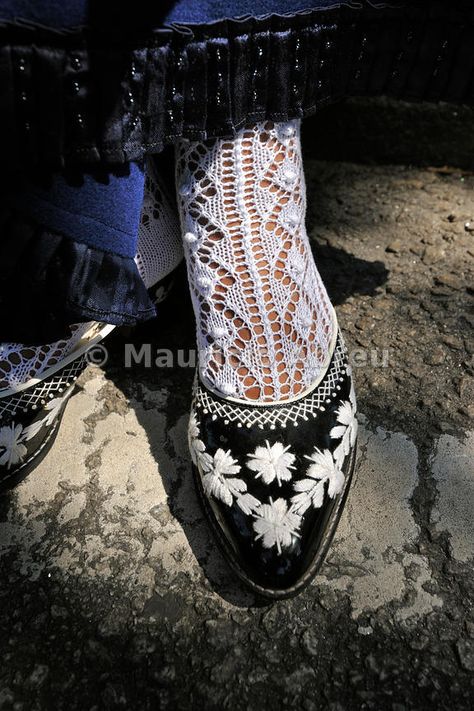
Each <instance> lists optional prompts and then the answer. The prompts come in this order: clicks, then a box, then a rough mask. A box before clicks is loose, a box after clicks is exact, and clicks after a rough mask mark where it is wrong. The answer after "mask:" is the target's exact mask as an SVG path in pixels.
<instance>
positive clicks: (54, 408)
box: [24, 386, 74, 440]
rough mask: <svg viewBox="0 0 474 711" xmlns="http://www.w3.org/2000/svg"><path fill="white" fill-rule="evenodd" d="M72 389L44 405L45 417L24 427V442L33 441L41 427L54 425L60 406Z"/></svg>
mask: <svg viewBox="0 0 474 711" xmlns="http://www.w3.org/2000/svg"><path fill="white" fill-rule="evenodd" d="M73 389H74V386H73V387H72V388H70V389H69V390H68V391H67V392H66V393H65V394H64V395H63V396H62V397H55V398H53V399H52V400H50V401H49V402H47V403H46V405H45V406H44V410H46V412H47V415H46V417H43V418H42V419H41V420H37V421H36V422H33V423H32V424H31V425H28V426H27V427H25V430H24V431H25V439H26V440H30V439H33V437H35V436H36V435H37V434H38V432H39V431H40V429H41V428H42V427H50V426H51V425H52V424H53V423H54V421H55V420H56V419H57V417H58V416H59V413H60V412H61V408H62V406H63V405H64V403H65V402H66V400H67V399H68V398H69V396H70V395H71V394H72V391H73Z"/></svg>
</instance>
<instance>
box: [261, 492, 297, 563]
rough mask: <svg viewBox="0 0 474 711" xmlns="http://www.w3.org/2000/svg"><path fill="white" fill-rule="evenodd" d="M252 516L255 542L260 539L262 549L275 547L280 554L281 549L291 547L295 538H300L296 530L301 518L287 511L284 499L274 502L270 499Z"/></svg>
mask: <svg viewBox="0 0 474 711" xmlns="http://www.w3.org/2000/svg"><path fill="white" fill-rule="evenodd" d="M254 516H255V521H254V523H253V527H254V531H255V533H256V534H257V536H256V540H259V539H260V538H262V544H263V547H264V548H273V546H276V547H277V550H278V553H281V549H282V548H288V547H289V546H291V544H292V542H293V539H294V538H295V537H297V538H299V537H300V534H299V533H298V529H299V528H300V526H301V522H302V518H301V516H300V515H299V514H298V513H296V512H295V511H293V510H291V509H288V505H287V503H286V501H285V500H284V499H277V500H276V501H275V502H274V501H272V499H271V498H270V503H269V504H261V506H260V508H259V509H258V511H257V513H256V514H254Z"/></svg>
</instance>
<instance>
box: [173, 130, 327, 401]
mask: <svg viewBox="0 0 474 711" xmlns="http://www.w3.org/2000/svg"><path fill="white" fill-rule="evenodd" d="M176 178H177V191H178V196H179V206H180V216H181V226H182V230H183V233H184V243H185V256H186V261H187V267H188V275H189V284H190V289H191V296H192V300H193V304H194V311H195V315H196V322H197V340H198V347H199V351H200V377H201V378H202V380H203V382H204V383H205V384H206V385H208V386H209V387H210V388H212V389H214V390H215V391H217V392H218V393H220V394H221V395H224V396H225V397H228V398H236V399H240V400H260V401H265V402H271V401H282V400H288V399H289V398H291V397H294V396H296V395H298V394H300V393H302V392H303V391H304V390H305V389H307V388H308V387H309V386H311V385H312V384H313V383H314V382H315V380H316V379H317V377H318V374H319V373H320V371H321V367H322V365H323V363H324V362H325V360H326V357H327V356H328V352H329V348H330V343H331V340H332V336H333V331H334V320H333V311H332V307H331V304H330V301H329V298H328V295H327V293H326V289H325V287H324V285H323V283H322V281H321V278H320V276H319V273H318V270H317V268H316V265H315V263H314V260H313V257H312V253H311V248H310V245H309V241H308V236H307V233H306V228H305V213H306V191H305V181H304V173H303V165H302V157H301V144H300V122H299V121H292V122H288V123H284V124H283V123H277V124H273V123H270V122H267V123H260V124H258V125H256V126H254V127H252V128H246V129H244V130H242V131H240V132H239V133H238V134H237V135H236V137H235V138H234V139H232V140H216V141H210V142H206V143H194V142H189V141H181V142H180V143H179V145H178V149H177V157H176Z"/></svg>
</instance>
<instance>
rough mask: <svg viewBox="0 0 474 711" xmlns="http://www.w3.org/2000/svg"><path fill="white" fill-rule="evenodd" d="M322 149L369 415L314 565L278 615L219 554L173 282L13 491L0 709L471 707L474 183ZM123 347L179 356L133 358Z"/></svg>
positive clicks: (1, 552)
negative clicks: (181, 361)
mask: <svg viewBox="0 0 474 711" xmlns="http://www.w3.org/2000/svg"><path fill="white" fill-rule="evenodd" d="M308 155H309V156H310V158H309V160H308V161H307V173H308V196H309V204H310V212H309V218H308V223H309V227H310V232H311V237H312V239H313V241H314V249H315V255H316V259H317V262H318V264H319V266H320V268H321V272H322V273H323V276H324V277H325V279H326V282H327V284H328V286H329V289H330V291H331V294H332V297H333V300H334V303H335V304H336V307H337V311H338V314H339V318H340V321H341V323H342V326H343V328H344V330H345V333H346V336H347V340H348V342H349V344H350V347H351V357H352V361H353V365H354V367H355V372H356V382H357V385H358V394H359V404H360V409H361V412H362V413H363V417H362V420H363V427H362V435H361V447H360V457H359V467H358V471H357V475H356V479H355V482H354V485H353V488H352V492H351V494H350V496H349V500H348V504H347V507H346V511H345V513H344V515H343V518H342V520H341V524H340V527H339V529H338V532H337V534H336V538H335V541H334V544H333V546H332V549H331V550H330V553H329V555H328V558H327V561H326V563H325V565H324V567H323V569H322V571H321V574H320V575H319V576H318V577H317V578H316V580H315V581H314V584H313V585H312V586H311V587H310V588H309V589H308V590H307V591H305V592H304V593H303V594H301V595H300V596H299V597H297V598H296V599H293V600H290V601H285V602H280V603H276V604H266V603H263V602H262V601H261V600H257V599H255V598H254V596H253V595H252V594H250V593H248V592H247V591H246V590H245V589H244V588H243V587H242V586H241V585H240V584H239V583H238V581H237V580H236V579H235V578H234V576H233V575H232V573H231V572H230V571H229V570H228V568H227V567H226V565H225V563H224V561H223V559H222V557H221V555H220V554H219V552H218V551H217V550H216V547H215V545H214V543H213V540H212V538H211V536H210V532H209V530H208V527H207V525H206V522H205V520H204V519H203V515H202V513H201V510H200V508H199V505H198V502H197V499H196V496H195V494H194V491H193V486H192V481H191V471H190V466H189V461H188V457H187V453H186V452H187V447H186V437H185V432H186V424H187V411H188V406H189V399H190V388H191V383H192V378H193V372H192V368H190V367H188V368H182V367H178V365H176V361H177V350H178V349H183V350H184V355H185V357H186V358H187V356H188V350H189V349H191V348H192V347H193V324H192V316H191V311H190V306H189V302H188V300H187V297H185V296H184V294H185V287H184V285H183V282H181V283H179V280H178V286H177V288H176V291H175V295H174V298H173V299H172V300H171V302H169V303H168V305H166V306H163V309H162V313H161V316H160V318H159V319H158V320H157V322H156V323H154V324H152V325H150V326H148V327H146V328H142V329H141V330H140V331H136V332H134V333H127V332H122V333H117V334H115V335H114V336H113V337H112V338H111V340H110V341H109V342H108V344H107V345H108V348H109V352H110V357H109V360H108V362H107V364H106V366H105V367H104V368H93V367H90V368H89V369H88V370H87V371H86V373H85V374H84V376H83V377H82V378H81V381H80V383H79V386H78V389H77V393H76V395H75V396H74V397H73V399H72V400H71V402H70V404H69V406H68V408H67V411H66V415H65V417H64V421H63V426H62V429H61V431H60V434H59V436H58V439H57V441H56V444H55V446H54V447H53V449H52V451H51V452H50V453H49V455H48V456H47V458H46V459H45V460H44V462H43V463H42V464H41V465H40V466H39V467H38V469H37V470H36V471H35V472H34V473H33V474H31V476H30V477H29V479H28V480H27V481H26V482H24V483H23V484H22V485H20V486H19V487H18V488H17V489H16V490H15V491H14V492H12V493H11V494H9V495H8V496H5V497H3V498H2V499H1V500H0V575H1V578H2V581H3V584H2V586H1V589H0V607H1V613H0V654H1V660H2V663H1V666H0V680H1V683H0V709H13V710H14V711H23V709H25V710H26V709H37V710H43V709H48V710H49V709H54V710H55V711H56V710H57V711H61V710H62V709H67V710H68V711H73V710H75V709H80V710H81V711H99V709H127V711H128V710H135V709H137V710H141V709H153V710H156V709H173V710H175V709H232V710H234V709H245V710H247V709H248V710H249V711H253V710H255V711H261V710H262V709H266V708H290V709H292V708H295V709H303V710H304V711H319V710H321V709H329V710H330V711H352V710H353V709H373V710H374V711H383V710H385V709H389V710H390V711H405V710H406V711H408V710H410V711H411V710H420V711H421V710H422V709H430V710H431V711H432V710H435V711H437V710H438V709H450V710H451V709H453V708H454V709H456V711H463V710H464V709H466V710H467V709H471V708H472V707H473V706H474V609H473V600H474V594H473V593H474V580H473V576H472V564H473V559H474V516H473V513H472V511H473V502H474V472H473V466H472V460H473V456H474V433H472V432H471V433H469V431H468V428H469V425H470V424H471V426H472V423H471V422H470V421H471V420H472V415H473V412H474V379H473V372H474V356H473V353H474V350H473V348H474V346H473V341H472V325H473V320H474V319H473V316H472V310H471V312H469V306H471V307H472V286H473V283H474V280H473V274H472V271H473V257H474V232H473V231H472V229H473V228H471V225H470V224H467V225H466V223H469V221H471V224H473V223H474V192H473V188H474V176H473V175H472V174H471V173H469V172H467V169H464V172H463V170H461V169H449V168H442V169H439V168H438V169H431V168H429V167H427V168H408V167H403V166H397V165H395V166H394V165H388V166H380V165H378V166H371V167H369V166H366V165H360V164H352V163H348V162H345V163H335V162H318V161H316V160H314V158H313V152H312V151H309V152H308ZM176 324H179V328H178V329H177V328H176ZM126 342H133V343H135V344H136V345H137V346H138V345H140V344H141V343H150V344H152V345H151V348H152V349H153V353H155V351H156V349H159V348H170V349H172V351H173V355H174V359H175V367H173V368H156V367H154V368H145V367H142V366H134V367H132V368H129V369H124V368H123V367H122V364H123V360H124V344H125V343H126Z"/></svg>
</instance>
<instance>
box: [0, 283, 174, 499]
mask: <svg viewBox="0 0 474 711" xmlns="http://www.w3.org/2000/svg"><path fill="white" fill-rule="evenodd" d="M174 276H175V275H174V273H170V274H169V275H167V276H166V277H164V278H163V279H161V280H160V281H158V282H157V283H156V284H155V285H154V286H153V287H150V289H149V290H148V293H149V296H150V299H151V301H152V302H153V303H154V304H155V305H158V304H160V303H161V302H162V301H164V300H165V299H166V298H167V296H168V294H169V292H170V290H171V289H172V287H173V282H174ZM114 329H115V326H111V325H108V324H105V323H100V322H90V323H89V324H88V328H87V330H85V332H84V333H83V334H82V336H81V337H80V338H79V339H77V340H76V342H75V343H74V347H73V349H72V350H71V352H70V353H68V354H67V355H66V356H65V357H64V356H61V355H59V349H58V351H57V352H55V349H54V348H51V349H50V351H51V353H48V354H47V357H48V358H49V365H48V367H46V368H45V369H44V370H43V372H41V373H40V375H39V376H38V377H34V378H30V379H29V380H27V381H26V382H24V383H22V384H21V385H18V386H16V387H4V388H3V389H1V388H0V492H2V491H5V490H7V489H11V488H12V487H13V486H15V485H16V484H18V483H19V482H20V481H22V479H24V478H25V477H26V476H27V475H28V474H29V473H30V472H31V471H32V470H33V469H34V468H35V467H36V466H37V465H38V464H39V463H40V462H41V460H42V459H43V457H44V456H45V455H46V454H47V453H48V451H49V450H50V448H51V446H52V445H53V443H54V440H55V438H56V435H57V433H58V430H59V425H60V422H61V418H62V416H63V413H64V410H65V408H66V403H67V402H68V400H69V398H70V397H71V395H72V394H73V392H74V387H75V382H76V380H77V378H78V377H79V375H80V374H81V373H82V371H83V370H84V369H85V368H86V366H87V365H88V364H89V363H94V364H96V365H98V364H99V362H98V361H99V360H100V359H101V358H102V357H103V355H104V352H103V351H100V350H98V349H100V348H101V346H100V345H99V344H100V342H101V341H102V340H103V339H104V338H105V337H106V336H108V335H109V334H110V333H111V332H112V331H113V330H114ZM60 343H61V342H60ZM64 343H66V342H64ZM56 345H58V344H56ZM22 350H24V351H25V353H28V352H29V351H31V353H33V352H34V351H33V349H32V348H31V349H29V348H28V347H25V348H24V349H22ZM21 357H22V351H21V350H20V351H12V352H11V353H10V352H9V350H8V347H7V348H5V347H2V346H0V365H1V366H2V367H1V370H3V371H6V370H7V369H8V367H9V365H15V366H16V367H18V364H19V362H21ZM25 357H26V355H25ZM41 357H42V358H45V357H46V356H45V355H44V354H43V355H42V356H41Z"/></svg>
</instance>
